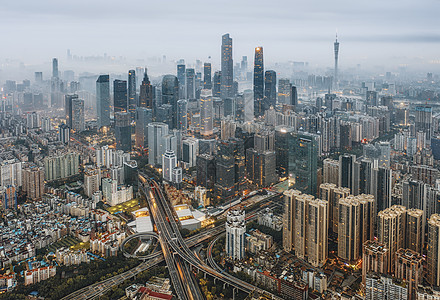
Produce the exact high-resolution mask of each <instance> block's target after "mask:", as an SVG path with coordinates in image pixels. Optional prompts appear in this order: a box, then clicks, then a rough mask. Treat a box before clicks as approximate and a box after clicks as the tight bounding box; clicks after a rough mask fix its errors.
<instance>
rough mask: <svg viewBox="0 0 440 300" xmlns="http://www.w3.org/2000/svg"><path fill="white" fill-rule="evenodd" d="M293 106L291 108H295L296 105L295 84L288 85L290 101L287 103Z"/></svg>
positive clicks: (296, 92) (296, 93)
mask: <svg viewBox="0 0 440 300" xmlns="http://www.w3.org/2000/svg"><path fill="white" fill-rule="evenodd" d="M288 104H289V105H291V106H292V107H293V110H294V111H295V110H296V107H297V106H298V91H297V89H296V86H294V85H291V86H290V101H289V103H288Z"/></svg>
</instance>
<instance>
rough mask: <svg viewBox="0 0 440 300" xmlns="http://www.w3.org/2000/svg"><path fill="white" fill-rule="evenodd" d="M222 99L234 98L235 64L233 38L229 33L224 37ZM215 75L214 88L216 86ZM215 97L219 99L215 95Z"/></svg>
mask: <svg viewBox="0 0 440 300" xmlns="http://www.w3.org/2000/svg"><path fill="white" fill-rule="evenodd" d="M220 80H221V84H220V97H221V98H222V99H225V98H230V97H233V96H234V95H233V89H232V85H233V82H234V62H233V57H232V38H230V37H229V33H227V34H225V35H223V36H222V62H221V76H220ZM215 84H216V82H215V75H214V86H215ZM215 97H218V96H217V95H215Z"/></svg>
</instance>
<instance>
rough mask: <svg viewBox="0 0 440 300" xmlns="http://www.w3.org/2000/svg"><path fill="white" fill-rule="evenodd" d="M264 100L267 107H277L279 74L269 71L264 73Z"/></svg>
mask: <svg viewBox="0 0 440 300" xmlns="http://www.w3.org/2000/svg"><path fill="white" fill-rule="evenodd" d="M264 99H265V101H264V102H265V104H266V107H267V108H269V107H271V106H272V107H275V105H276V103H277V73H276V72H275V71H273V70H268V71H266V72H265V73H264Z"/></svg>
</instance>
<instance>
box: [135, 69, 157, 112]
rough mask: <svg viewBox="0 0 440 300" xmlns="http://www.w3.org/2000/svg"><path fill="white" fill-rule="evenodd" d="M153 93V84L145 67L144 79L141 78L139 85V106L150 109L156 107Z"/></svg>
mask: <svg viewBox="0 0 440 300" xmlns="http://www.w3.org/2000/svg"><path fill="white" fill-rule="evenodd" d="M153 99H154V93H153V86H152V85H151V82H150V79H149V78H148V75H147V69H145V73H144V79H142V83H141V85H140V87H139V104H138V106H140V107H145V108H149V109H152V110H153V111H154V110H155V109H156V108H155V107H154V106H155V103H154V100H153Z"/></svg>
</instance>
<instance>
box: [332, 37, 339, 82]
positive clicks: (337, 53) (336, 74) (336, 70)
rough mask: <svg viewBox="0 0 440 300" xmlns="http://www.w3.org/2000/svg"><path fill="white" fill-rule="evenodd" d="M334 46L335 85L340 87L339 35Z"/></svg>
mask: <svg viewBox="0 0 440 300" xmlns="http://www.w3.org/2000/svg"><path fill="white" fill-rule="evenodd" d="M333 47H334V51H335V78H334V82H335V87H336V88H337V87H338V80H339V78H338V60H339V42H338V35H336V41H335V43H334V44H333Z"/></svg>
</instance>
